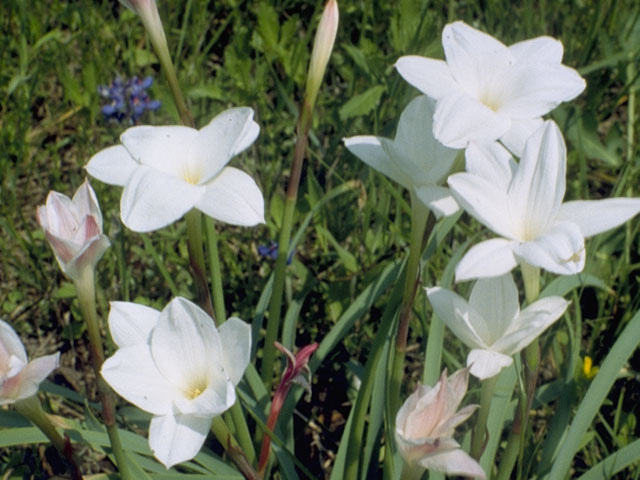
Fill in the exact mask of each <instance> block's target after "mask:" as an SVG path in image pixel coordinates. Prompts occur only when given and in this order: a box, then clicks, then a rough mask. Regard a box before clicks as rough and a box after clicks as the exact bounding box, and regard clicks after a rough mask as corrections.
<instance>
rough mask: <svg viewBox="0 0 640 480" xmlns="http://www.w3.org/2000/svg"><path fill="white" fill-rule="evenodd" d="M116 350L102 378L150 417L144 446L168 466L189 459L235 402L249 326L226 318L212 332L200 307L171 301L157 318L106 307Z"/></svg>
mask: <svg viewBox="0 0 640 480" xmlns="http://www.w3.org/2000/svg"><path fill="white" fill-rule="evenodd" d="M109 329H110V331H111V336H112V337H113V340H114V342H115V343H116V345H117V346H118V350H117V351H116V353H115V354H114V355H113V356H112V357H110V358H108V359H107V360H106V361H105V362H104V364H103V366H102V376H103V377H104V379H105V380H106V381H107V383H109V385H111V387H112V388H113V389H114V390H115V391H116V392H117V393H118V394H119V395H121V396H122V397H124V398H125V399H126V400H128V401H129V402H131V403H133V404H134V405H136V406H137V407H139V408H141V409H142V410H144V411H147V412H149V413H151V414H153V419H152V420H151V425H150V426H149V446H150V447H151V450H152V451H153V454H154V455H155V457H156V458H157V459H158V460H160V461H161V462H162V463H163V464H164V465H165V466H166V467H167V468H171V466H172V465H175V464H177V463H180V462H184V461H186V460H189V459H191V458H193V457H195V456H196V455H197V453H198V451H199V450H200V448H201V447H202V444H203V443H204V441H205V439H206V437H207V433H208V432H209V428H210V427H211V420H212V419H213V417H215V416H217V415H220V414H222V413H223V412H224V411H225V410H227V409H228V408H229V407H231V406H232V405H233V404H234V403H235V401H236V394H235V389H234V386H235V385H237V384H238V382H240V379H241V378H242V375H243V374H244V371H245V369H246V368H247V365H248V364H249V355H250V348H251V328H250V326H249V325H248V324H246V323H245V322H243V321H242V320H240V319H239V318H235V317H232V318H229V319H228V320H227V321H226V322H225V323H224V324H222V325H221V326H220V328H219V329H216V327H215V326H214V324H213V320H212V319H211V317H209V316H208V315H207V314H206V313H205V312H204V311H203V310H202V309H200V308H199V307H198V306H196V305H195V304H193V303H191V302H190V301H188V300H186V299H184V298H181V297H177V298H174V299H173V300H172V301H171V302H170V303H169V304H168V305H167V306H166V307H165V308H164V310H162V312H158V311H157V310H154V309H153V308H149V307H145V306H142V305H137V304H135V303H127V302H112V303H111V311H110V313H109Z"/></svg>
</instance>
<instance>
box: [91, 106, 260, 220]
mask: <svg viewBox="0 0 640 480" xmlns="http://www.w3.org/2000/svg"><path fill="white" fill-rule="evenodd" d="M259 131H260V128H259V127H258V124H257V123H256V122H254V121H253V110H252V109H250V108H246V107H240V108H232V109H229V110H225V111H224V112H222V113H220V114H219V115H217V116H216V117H215V118H214V119H213V120H211V122H210V123H209V124H208V125H207V126H205V127H204V128H202V129H200V130H196V129H193V128H189V127H183V126H165V127H151V126H137V127H132V128H129V129H127V130H126V131H125V132H124V133H123V134H122V135H121V136H120V140H121V142H122V145H116V146H113V147H109V148H106V149H104V150H102V151H100V152H98V153H97V154H96V155H94V156H93V157H92V158H91V160H90V161H89V163H88V164H87V167H86V168H87V171H88V172H89V174H90V175H91V176H93V177H95V178H97V179H98V180H101V181H103V182H105V183H108V184H111V185H119V186H123V187H124V191H123V192H122V198H121V201H120V216H121V217H122V221H123V223H124V224H125V225H126V226H127V227H129V228H130V229H131V230H134V231H137V232H148V231H152V230H157V229H159V228H162V227H165V226H167V225H169V224H171V223H173V222H174V221H176V220H178V219H179V218H180V217H182V216H183V215H184V214H185V213H187V212H189V211H190V210H191V209H192V208H196V209H198V210H200V211H201V212H202V213H204V214H205V215H209V216H210V217H213V218H215V219H216V220H220V221H222V222H226V223H230V224H232V225H242V226H253V225H256V224H258V223H263V222H264V199H263V197H262V193H261V192H260V189H259V188H258V186H257V185H256V183H255V181H254V180H253V179H252V178H251V177H250V176H249V175H247V174H246V173H244V172H243V171H241V170H238V169H237V168H233V167H227V166H225V165H226V164H227V163H228V162H229V161H230V160H231V158H232V157H234V156H235V155H237V154H238V153H240V152H242V151H243V150H245V149H246V148H247V147H249V145H251V144H252V143H253V141H254V140H255V139H256V137H257V136H258V133H259Z"/></svg>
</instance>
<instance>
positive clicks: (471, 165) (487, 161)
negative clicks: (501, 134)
mask: <svg viewBox="0 0 640 480" xmlns="http://www.w3.org/2000/svg"><path fill="white" fill-rule="evenodd" d="M464 155H465V167H466V170H467V172H469V173H472V174H474V175H478V176H479V177H482V178H484V179H485V180H488V181H489V182H490V183H491V184H492V185H494V188H497V189H498V190H500V191H503V192H506V191H507V190H508V189H509V184H510V183H511V179H512V178H513V175H514V173H515V171H516V170H517V168H518V164H517V163H516V162H515V160H514V159H513V157H512V156H511V154H510V153H509V152H508V151H507V150H506V149H505V148H504V147H503V146H502V145H500V144H499V143H498V142H471V143H469V146H468V147H467V149H466V150H465V152H464Z"/></svg>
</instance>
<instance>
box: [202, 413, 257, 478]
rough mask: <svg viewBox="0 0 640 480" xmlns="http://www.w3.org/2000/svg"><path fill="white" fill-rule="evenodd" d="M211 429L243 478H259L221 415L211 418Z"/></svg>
mask: <svg viewBox="0 0 640 480" xmlns="http://www.w3.org/2000/svg"><path fill="white" fill-rule="evenodd" d="M211 431H212V432H213V434H214V435H215V436H216V438H217V439H218V441H219V442H220V444H221V445H222V447H223V448H224V449H225V451H226V452H227V454H228V455H229V458H231V460H232V461H233V463H234V464H235V466H236V467H237V468H238V470H239V471H240V473H242V475H243V476H244V478H246V479H247V480H260V476H259V475H258V473H257V472H256V471H255V470H254V468H253V467H252V466H251V464H250V463H249V461H248V460H247V457H246V455H245V453H244V452H243V450H242V448H241V447H240V445H239V444H238V441H237V440H236V439H235V437H234V436H233V435H232V434H231V431H230V430H229V427H227V424H226V423H224V420H223V419H222V417H220V416H218V417H214V418H213V421H212V422H211Z"/></svg>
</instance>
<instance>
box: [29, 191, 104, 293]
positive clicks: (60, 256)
mask: <svg viewBox="0 0 640 480" xmlns="http://www.w3.org/2000/svg"><path fill="white" fill-rule="evenodd" d="M37 215H38V223H39V224H40V226H41V227H42V229H43V230H44V232H45V235H46V237H47V240H48V241H49V244H50V245H51V248H52V249H53V253H54V254H55V256H56V259H57V260H58V263H59V264H60V268H61V269H62V271H63V272H64V273H65V274H66V275H67V276H68V277H69V278H71V279H72V280H73V281H77V280H78V279H79V278H80V275H81V273H82V272H83V271H84V270H85V269H86V268H91V269H93V268H95V265H96V263H97V262H98V260H100V258H102V255H103V254H104V252H105V250H106V249H107V248H109V245H110V242H109V239H108V238H107V237H106V235H103V234H102V213H100V207H99V206H98V200H97V199H96V194H95V193H94V191H93V189H92V188H91V185H89V182H88V181H87V180H85V181H84V183H83V184H82V185H81V186H80V188H79V189H78V191H77V192H76V194H75V195H74V196H73V200H71V199H69V197H67V196H66V195H63V194H61V193H58V192H54V191H51V192H49V195H48V196H47V203H46V204H45V205H40V206H39V207H38V210H37Z"/></svg>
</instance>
